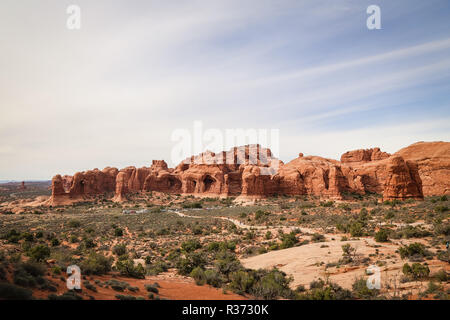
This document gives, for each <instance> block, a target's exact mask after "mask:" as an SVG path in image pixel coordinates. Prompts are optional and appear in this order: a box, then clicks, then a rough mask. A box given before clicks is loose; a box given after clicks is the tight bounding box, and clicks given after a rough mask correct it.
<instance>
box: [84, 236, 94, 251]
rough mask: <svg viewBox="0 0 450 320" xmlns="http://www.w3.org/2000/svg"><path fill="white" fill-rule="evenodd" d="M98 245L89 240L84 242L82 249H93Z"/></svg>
mask: <svg viewBox="0 0 450 320" xmlns="http://www.w3.org/2000/svg"><path fill="white" fill-rule="evenodd" d="M96 246H97V244H96V243H95V242H94V240H92V239H90V238H87V239H84V240H83V243H82V247H84V248H85V249H92V248H95V247H96Z"/></svg>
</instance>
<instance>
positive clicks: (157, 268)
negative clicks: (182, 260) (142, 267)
mask: <svg viewBox="0 0 450 320" xmlns="http://www.w3.org/2000/svg"><path fill="white" fill-rule="evenodd" d="M167 270H169V265H168V264H167V263H166V262H165V261H157V262H155V263H153V264H151V265H150V266H149V267H148V268H147V274H148V275H152V276H156V275H158V274H160V273H161V272H166V271H167Z"/></svg>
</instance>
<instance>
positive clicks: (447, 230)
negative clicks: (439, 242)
mask: <svg viewBox="0 0 450 320" xmlns="http://www.w3.org/2000/svg"><path fill="white" fill-rule="evenodd" d="M434 233H435V234H436V235H443V236H450V223H448V222H446V223H440V224H435V225H434Z"/></svg>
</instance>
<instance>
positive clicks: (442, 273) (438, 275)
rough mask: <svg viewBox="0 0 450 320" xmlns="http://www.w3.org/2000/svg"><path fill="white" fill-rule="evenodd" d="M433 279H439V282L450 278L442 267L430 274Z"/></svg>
mask: <svg viewBox="0 0 450 320" xmlns="http://www.w3.org/2000/svg"><path fill="white" fill-rule="evenodd" d="M432 277H433V278H434V279H436V280H438V281H440V282H446V281H448V280H449V279H450V277H449V276H448V274H447V272H446V271H445V270H444V269H441V270H439V271H438V272H436V273H435V274H433V276H432Z"/></svg>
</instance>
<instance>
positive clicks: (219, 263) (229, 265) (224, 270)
mask: <svg viewBox="0 0 450 320" xmlns="http://www.w3.org/2000/svg"><path fill="white" fill-rule="evenodd" d="M214 266H215V268H216V270H217V272H219V273H220V274H222V275H224V276H225V277H226V278H228V276H229V274H230V273H231V272H235V271H238V270H240V269H242V266H241V263H240V262H239V260H238V259H237V258H236V255H235V254H233V253H229V252H227V251H224V252H219V253H218V254H217V256H216V261H215V263H214Z"/></svg>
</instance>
